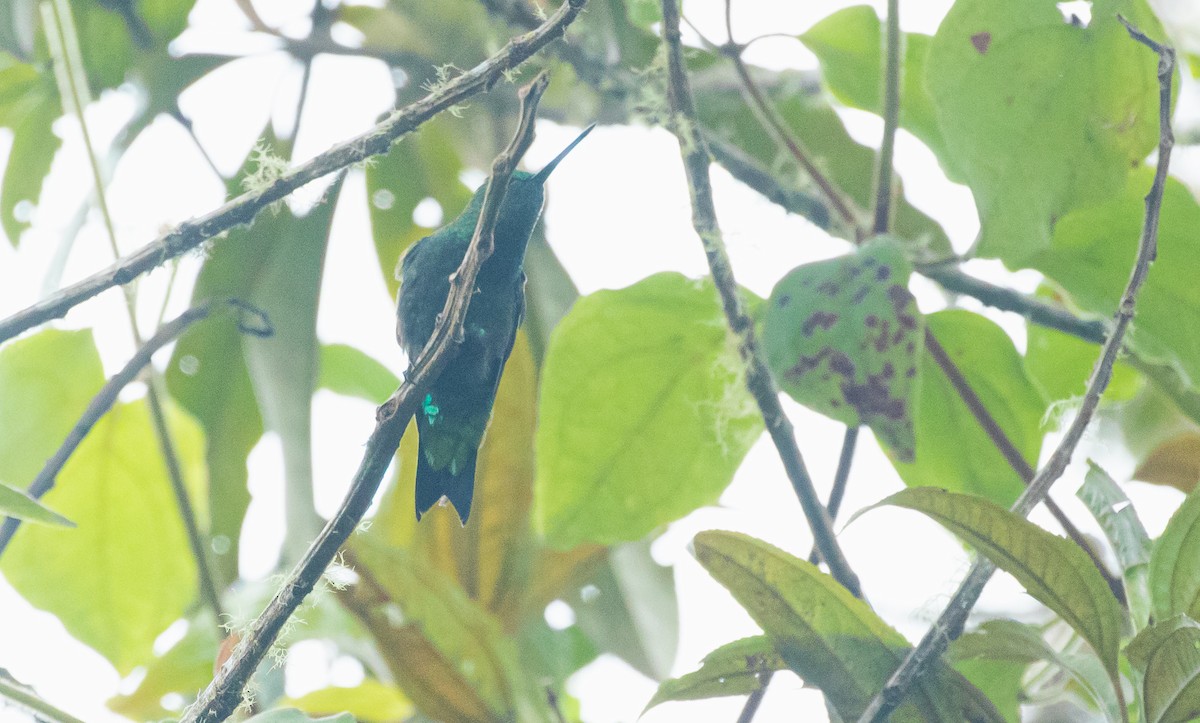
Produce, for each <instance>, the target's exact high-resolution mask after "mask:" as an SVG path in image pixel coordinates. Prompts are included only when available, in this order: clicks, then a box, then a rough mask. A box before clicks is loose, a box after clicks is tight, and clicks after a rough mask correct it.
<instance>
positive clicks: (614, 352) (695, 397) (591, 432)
mask: <svg viewBox="0 0 1200 723" xmlns="http://www.w3.org/2000/svg"><path fill="white" fill-rule="evenodd" d="M538 420H539V422H538V430H537V444H536V450H537V477H536V479H537V481H536V486H535V518H536V520H537V524H538V526H539V527H540V529H541V530H542V532H543V533H544V534H545V536H546V538H547V540H548V541H549V542H550V543H551V544H553V545H555V546H557V547H564V548H565V547H570V546H572V545H575V544H578V543H580V542H599V543H611V542H616V541H622V540H636V539H638V538H640V537H642V536H643V535H645V534H646V533H648V532H650V531H651V530H653V529H654V528H655V527H657V526H659V525H663V524H666V523H667V522H670V521H672V520H675V519H677V518H679V517H681V516H683V515H685V514H687V513H689V512H691V511H692V510H694V509H696V508H697V507H699V506H701V505H705V504H710V503H712V502H715V501H716V499H717V497H718V495H720V493H721V491H722V490H723V489H725V487H726V486H727V485H728V484H729V481H730V479H731V478H732V477H733V473H734V471H735V470H736V469H737V467H738V465H739V464H740V463H741V461H742V457H743V456H745V454H746V452H747V451H748V450H749V448H750V445H751V444H753V442H754V441H755V440H756V439H757V438H758V436H759V434H760V433H761V432H762V419H761V417H760V416H759V415H758V414H757V410H756V409H755V407H754V405H753V404H752V402H751V400H750V397H749V393H748V392H747V391H746V388H745V384H744V383H743V381H742V362H741V360H740V359H739V358H738V354H737V350H736V348H735V347H734V346H733V345H732V344H731V343H730V341H729V334H728V332H727V331H726V328H725V322H724V318H723V316H722V313H721V309H720V306H719V304H718V302H717V296H716V291H715V289H714V287H713V285H712V283H711V282H709V281H693V280H690V279H687V278H685V277H683V276H681V275H679V274H673V273H663V274H657V275H655V276H651V277H649V278H647V279H644V280H642V281H640V282H638V283H636V284H634V285H633V286H630V287H628V288H625V289H621V290H619V291H599V292H596V293H595V294H592V295H590V296H587V297H584V298H582V299H580V300H579V301H578V302H577V303H576V304H575V307H574V308H573V309H572V310H571V312H570V313H569V314H568V315H567V316H566V318H564V319H563V320H562V322H561V323H560V324H559V325H558V327H557V328H556V329H555V331H554V334H553V336H552V337H551V340H550V349H549V351H548V353H547V354H546V360H545V365H544V367H543V369H542V385H541V398H540V407H539V414H538Z"/></svg>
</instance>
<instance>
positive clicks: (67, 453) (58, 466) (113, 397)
mask: <svg viewBox="0 0 1200 723" xmlns="http://www.w3.org/2000/svg"><path fill="white" fill-rule="evenodd" d="M217 306H218V304H216V303H213V302H209V303H205V304H201V305H199V306H195V307H192V308H191V309H188V310H187V311H185V312H183V313H182V314H180V315H179V316H178V317H176V318H175V319H174V320H173V321H170V322H168V323H166V324H164V325H163V326H162V327H161V328H160V329H159V330H158V333H156V334H155V335H154V336H152V337H150V338H149V339H147V340H146V342H145V344H143V345H142V346H141V348H139V349H138V350H137V353H136V354H134V355H133V357H132V358H130V360H129V361H128V362H127V363H126V364H125V366H124V367H123V368H122V369H121V371H119V372H117V373H116V374H114V375H113V377H112V379H109V380H108V382H107V383H106V384H105V385H104V386H103V387H101V389H100V391H99V392H97V393H96V396H95V397H93V398H92V401H91V403H89V404H88V407H87V409H85V410H84V412H83V415H82V416H80V418H79V421H77V422H76V423H75V426H74V427H73V428H72V429H71V431H70V432H69V433H68V434H67V437H66V439H64V440H63V442H62V444H61V445H60V446H59V448H58V451H56V452H55V453H54V456H52V457H51V458H50V459H49V460H47V461H46V464H45V466H44V467H42V470H41V471H40V472H38V476H37V477H35V478H34V480H33V482H32V483H31V484H30V485H29V489H28V493H29V496H30V497H33V498H34V499H41V498H42V497H44V496H45V495H46V493H47V492H49V491H50V490H51V489H53V488H54V481H55V479H56V478H57V477H58V474H59V472H61V471H62V468H63V467H64V466H65V465H66V464H67V460H69V459H70V458H71V455H73V454H74V453H75V450H76V449H78V448H79V445H80V443H81V442H83V439H84V437H86V436H87V435H88V432H90V431H91V429H92V427H94V426H95V425H96V422H98V421H100V418H101V417H103V416H104V414H105V413H106V412H108V410H109V409H111V408H112V406H113V404H115V403H116V401H117V396H118V395H119V394H120V393H121V390H122V389H124V388H125V387H126V386H127V385H128V384H129V383H130V382H132V381H133V380H134V379H136V378H137V375H138V374H140V373H141V371H142V370H143V369H145V368H146V367H147V366H149V364H150V360H151V358H152V357H153V356H154V354H155V352H157V351H158V350H159V349H161V348H163V347H164V346H166V345H167V344H170V343H171V342H173V341H175V340H176V339H177V338H179V336H180V335H181V334H182V333H183V332H184V331H186V330H187V329H188V328H189V327H191V325H192V324H194V323H196V322H197V321H200V320H202V319H206V318H208V317H209V316H211V315H212V314H213V312H214V311H216V310H217V308H216V307H217ZM224 306H226V307H228V308H230V309H233V310H235V311H237V312H238V313H239V314H251V315H253V316H255V317H256V318H257V323H256V324H255V325H254V326H250V325H247V324H246V323H244V322H243V321H239V323H238V328H239V329H241V330H242V331H244V332H246V333H250V334H255V335H258V336H270V335H271V333H272V330H271V328H270V324H269V323H268V322H267V319H266V316H265V315H264V314H263V313H262V312H261V311H259V310H257V309H255V308H253V307H251V306H248V305H246V304H245V303H243V302H241V301H237V300H234V299H230V300H227V301H226V302H224ZM20 524H21V521H20V520H18V519H16V518H13V517H9V518H7V519H6V520H4V522H3V523H2V524H0V554H3V553H4V550H5V549H6V548H7V547H8V544H9V543H10V542H11V541H12V537H13V535H14V534H15V533H16V531H17V528H18V527H19V526H20Z"/></svg>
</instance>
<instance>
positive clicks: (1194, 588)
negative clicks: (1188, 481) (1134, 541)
mask: <svg viewBox="0 0 1200 723" xmlns="http://www.w3.org/2000/svg"><path fill="white" fill-rule="evenodd" d="M1198 540H1200V493H1197V492H1193V493H1192V494H1190V495H1188V498H1187V499H1186V500H1184V502H1183V504H1182V505H1180V506H1179V509H1177V510H1175V514H1173V515H1171V520H1170V522H1168V523H1167V527H1166V529H1165V530H1163V534H1162V536H1161V537H1159V538H1158V541H1157V542H1156V543H1155V545H1154V552H1153V553H1152V554H1151V556H1150V599H1151V602H1152V604H1153V610H1154V618H1155V619H1156V620H1166V619H1167V618H1169V617H1171V616H1173V615H1179V614H1183V615H1187V616H1189V617H1191V618H1193V619H1196V618H1200V542H1198Z"/></svg>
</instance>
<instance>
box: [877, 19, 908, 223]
mask: <svg viewBox="0 0 1200 723" xmlns="http://www.w3.org/2000/svg"><path fill="white" fill-rule="evenodd" d="M900 44H901V42H900V0H888V5H887V32H886V33H884V41H883V57H884V61H883V140H882V141H881V142H880V144H879V155H878V157H877V158H878V162H877V163H876V165H875V199H874V205H873V206H872V208H871V217H872V223H871V231H872V232H874V233H877V234H879V233H887V232H888V230H889V229H890V228H891V219H892V198H893V197H894V196H895V189H894V188H893V185H894V184H893V183H892V175H893V173H894V171H893V168H892V156H894V155H895V152H896V130H897V129H898V128H899V127H900Z"/></svg>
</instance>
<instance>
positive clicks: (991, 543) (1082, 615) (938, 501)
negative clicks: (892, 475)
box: [879, 487, 1123, 685]
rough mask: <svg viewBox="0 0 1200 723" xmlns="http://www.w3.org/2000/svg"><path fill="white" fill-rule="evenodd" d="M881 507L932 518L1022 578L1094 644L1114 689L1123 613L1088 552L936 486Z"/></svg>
mask: <svg viewBox="0 0 1200 723" xmlns="http://www.w3.org/2000/svg"><path fill="white" fill-rule="evenodd" d="M879 504H880V505H896V506H898V507H906V508H908V509H911V510H917V511H918V512H921V513H923V514H925V515H928V516H929V517H931V518H932V519H934V520H935V521H936V522H938V523H939V524H941V525H942V526H943V527H945V528H946V529H947V530H949V531H950V532H952V533H954V534H955V535H957V536H958V537H960V538H962V540H963V541H965V542H967V543H969V544H970V545H971V546H973V547H974V548H975V549H977V550H978V551H979V552H980V553H981V554H982V555H984V556H985V557H987V558H988V559H989V560H991V561H992V562H993V563H995V565H996V566H997V567H999V568H1000V569H1001V570H1004V571H1005V572H1007V573H1009V574H1010V575H1012V576H1013V577H1015V578H1016V579H1017V581H1018V582H1020V583H1021V584H1022V585H1023V586H1024V587H1025V589H1026V591H1028V592H1029V594H1030V595H1032V596H1033V597H1034V598H1036V599H1037V600H1038V601H1039V602H1041V603H1042V604H1043V605H1045V606H1046V607H1048V608H1050V609H1051V610H1053V611H1054V612H1055V613H1057V614H1058V615H1059V617H1061V618H1062V619H1063V620H1064V621H1066V623H1067V624H1068V625H1070V626H1071V627H1072V628H1073V629H1074V630H1075V631H1076V632H1078V633H1079V634H1080V635H1081V636H1083V638H1084V639H1085V640H1087V641H1088V643H1089V644H1091V646H1092V648H1093V650H1095V652H1096V655H1097V656H1099V658H1100V661H1101V662H1102V663H1103V664H1104V667H1105V669H1106V670H1107V671H1108V674H1109V677H1110V678H1111V679H1112V680H1113V684H1114V685H1119V678H1120V673H1119V671H1118V667H1117V653H1118V650H1119V647H1120V643H1121V629H1122V625H1123V613H1122V611H1121V607H1120V605H1119V604H1118V603H1117V599H1116V598H1115V597H1113V594H1112V592H1111V591H1110V590H1109V588H1108V585H1107V584H1106V583H1105V581H1104V578H1103V577H1101V575H1100V572H1099V571H1098V570H1096V568H1095V566H1094V565H1093V564H1092V561H1091V559H1089V558H1088V556H1087V553H1085V552H1084V551H1083V550H1082V549H1080V548H1079V546H1078V545H1076V544H1075V543H1074V542H1072V541H1070V540H1067V539H1065V538H1062V537H1059V536H1057V535H1054V534H1051V533H1050V532H1047V531H1046V530H1043V529H1042V528H1040V527H1038V526H1037V525H1035V524H1033V523H1032V522H1029V521H1028V520H1026V519H1024V518H1023V517H1020V516H1018V515H1016V514H1013V513H1012V512H1009V511H1008V510H1006V509H1004V508H1003V507H1000V506H999V505H997V504H995V503H994V502H990V501H988V500H985V499H982V498H979V497H974V496H971V495H963V494H956V493H953V492H947V491H945V490H940V489H933V488H930V487H915V488H912V489H907V490H902V491H900V492H897V493H896V494H894V495H891V496H890V497H888V498H886V499H884V500H883V501H882V502H880V503H879Z"/></svg>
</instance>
